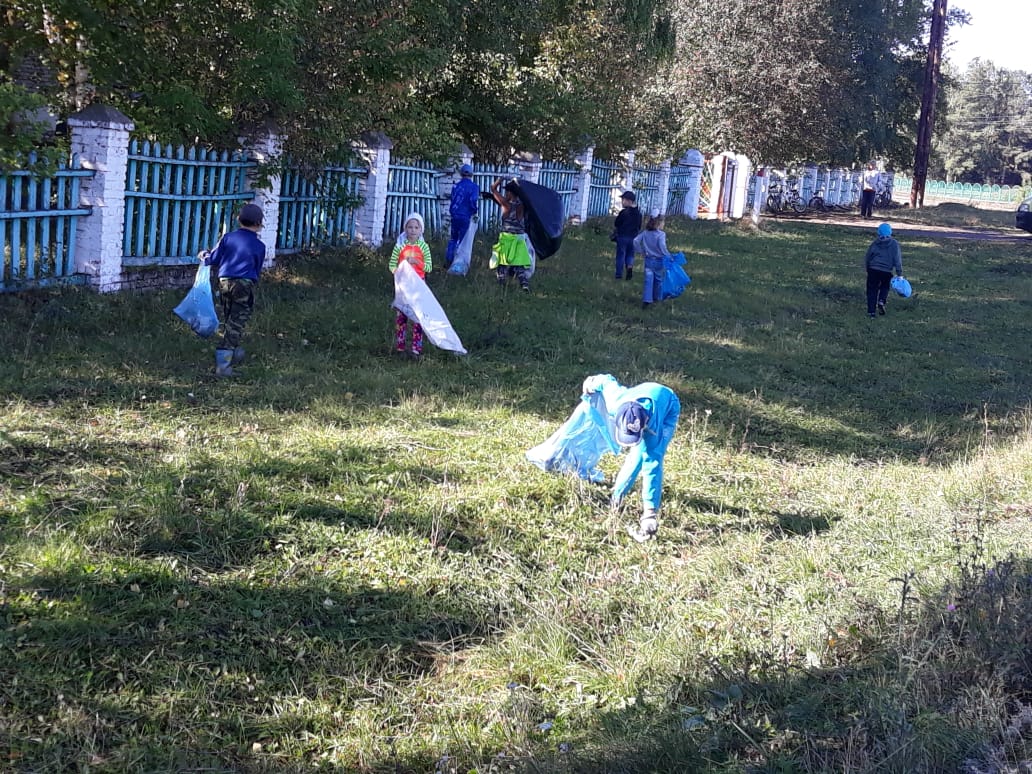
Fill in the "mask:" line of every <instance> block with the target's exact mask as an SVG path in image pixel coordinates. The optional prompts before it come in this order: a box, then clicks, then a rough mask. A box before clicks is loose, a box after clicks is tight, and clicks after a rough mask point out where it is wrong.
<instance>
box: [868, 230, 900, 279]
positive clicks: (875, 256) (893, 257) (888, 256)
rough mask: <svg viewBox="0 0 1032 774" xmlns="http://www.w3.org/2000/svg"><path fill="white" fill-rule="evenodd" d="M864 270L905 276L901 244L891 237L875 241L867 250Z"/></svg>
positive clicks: (881, 237)
mask: <svg viewBox="0 0 1032 774" xmlns="http://www.w3.org/2000/svg"><path fill="white" fill-rule="evenodd" d="M864 268H865V269H874V270H875V271H887V272H889V273H890V274H891V273H892V272H893V271H895V272H896V274H903V255H902V253H901V251H900V249H899V242H897V241H896V240H895V239H893V238H892V237H890V236H885V237H883V236H880V237H878V238H877V239H875V240H874V241H873V242H871V246H870V247H868V248H867V255H865V256H864Z"/></svg>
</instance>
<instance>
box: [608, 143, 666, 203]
mask: <svg viewBox="0 0 1032 774" xmlns="http://www.w3.org/2000/svg"><path fill="white" fill-rule="evenodd" d="M622 161H623V174H622V175H621V177H620V183H619V186H620V188H619V190H617V191H613V192H611V194H610V199H611V201H610V205H609V206H610V209H612V208H613V207H616V208H617V209H619V208H620V196H621V195H622V194H623V192H624V191H633V190H634V151H632V150H630V151H627V152H626V153H624V155H623V159H622ZM660 209H661V210H662V207H661V208H660Z"/></svg>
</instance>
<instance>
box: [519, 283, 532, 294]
mask: <svg viewBox="0 0 1032 774" xmlns="http://www.w3.org/2000/svg"><path fill="white" fill-rule="evenodd" d="M520 290H522V291H523V292H524V293H529V292H530V285H520Z"/></svg>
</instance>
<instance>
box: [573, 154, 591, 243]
mask: <svg viewBox="0 0 1032 774" xmlns="http://www.w3.org/2000/svg"><path fill="white" fill-rule="evenodd" d="M594 163H595V148H594V147H593V146H589V147H587V148H585V149H584V150H583V151H581V152H580V153H578V154H577V155H576V156H574V158H573V164H574V166H575V167H577V168H578V170H579V172H578V173H577V176H576V177H575V178H574V184H573V197H572V200H571V201H570V220H574V219H576V222H577V223H578V224H581V223H584V221H586V220H587V219H588V201H589V200H590V197H591V165H592V164H594Z"/></svg>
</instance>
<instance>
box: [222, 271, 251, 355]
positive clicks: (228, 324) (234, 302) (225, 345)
mask: <svg viewBox="0 0 1032 774" xmlns="http://www.w3.org/2000/svg"><path fill="white" fill-rule="evenodd" d="M254 286H255V283H254V282H253V281H252V280H249V279H236V278H233V277H222V278H220V279H219V297H220V299H221V300H222V321H223V329H222V344H220V345H219V349H236V348H237V347H239V346H240V340H241V339H242V338H243V337H244V327H245V326H246V325H247V321H248V320H250V319H251V313H252V312H253V311H254Z"/></svg>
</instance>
